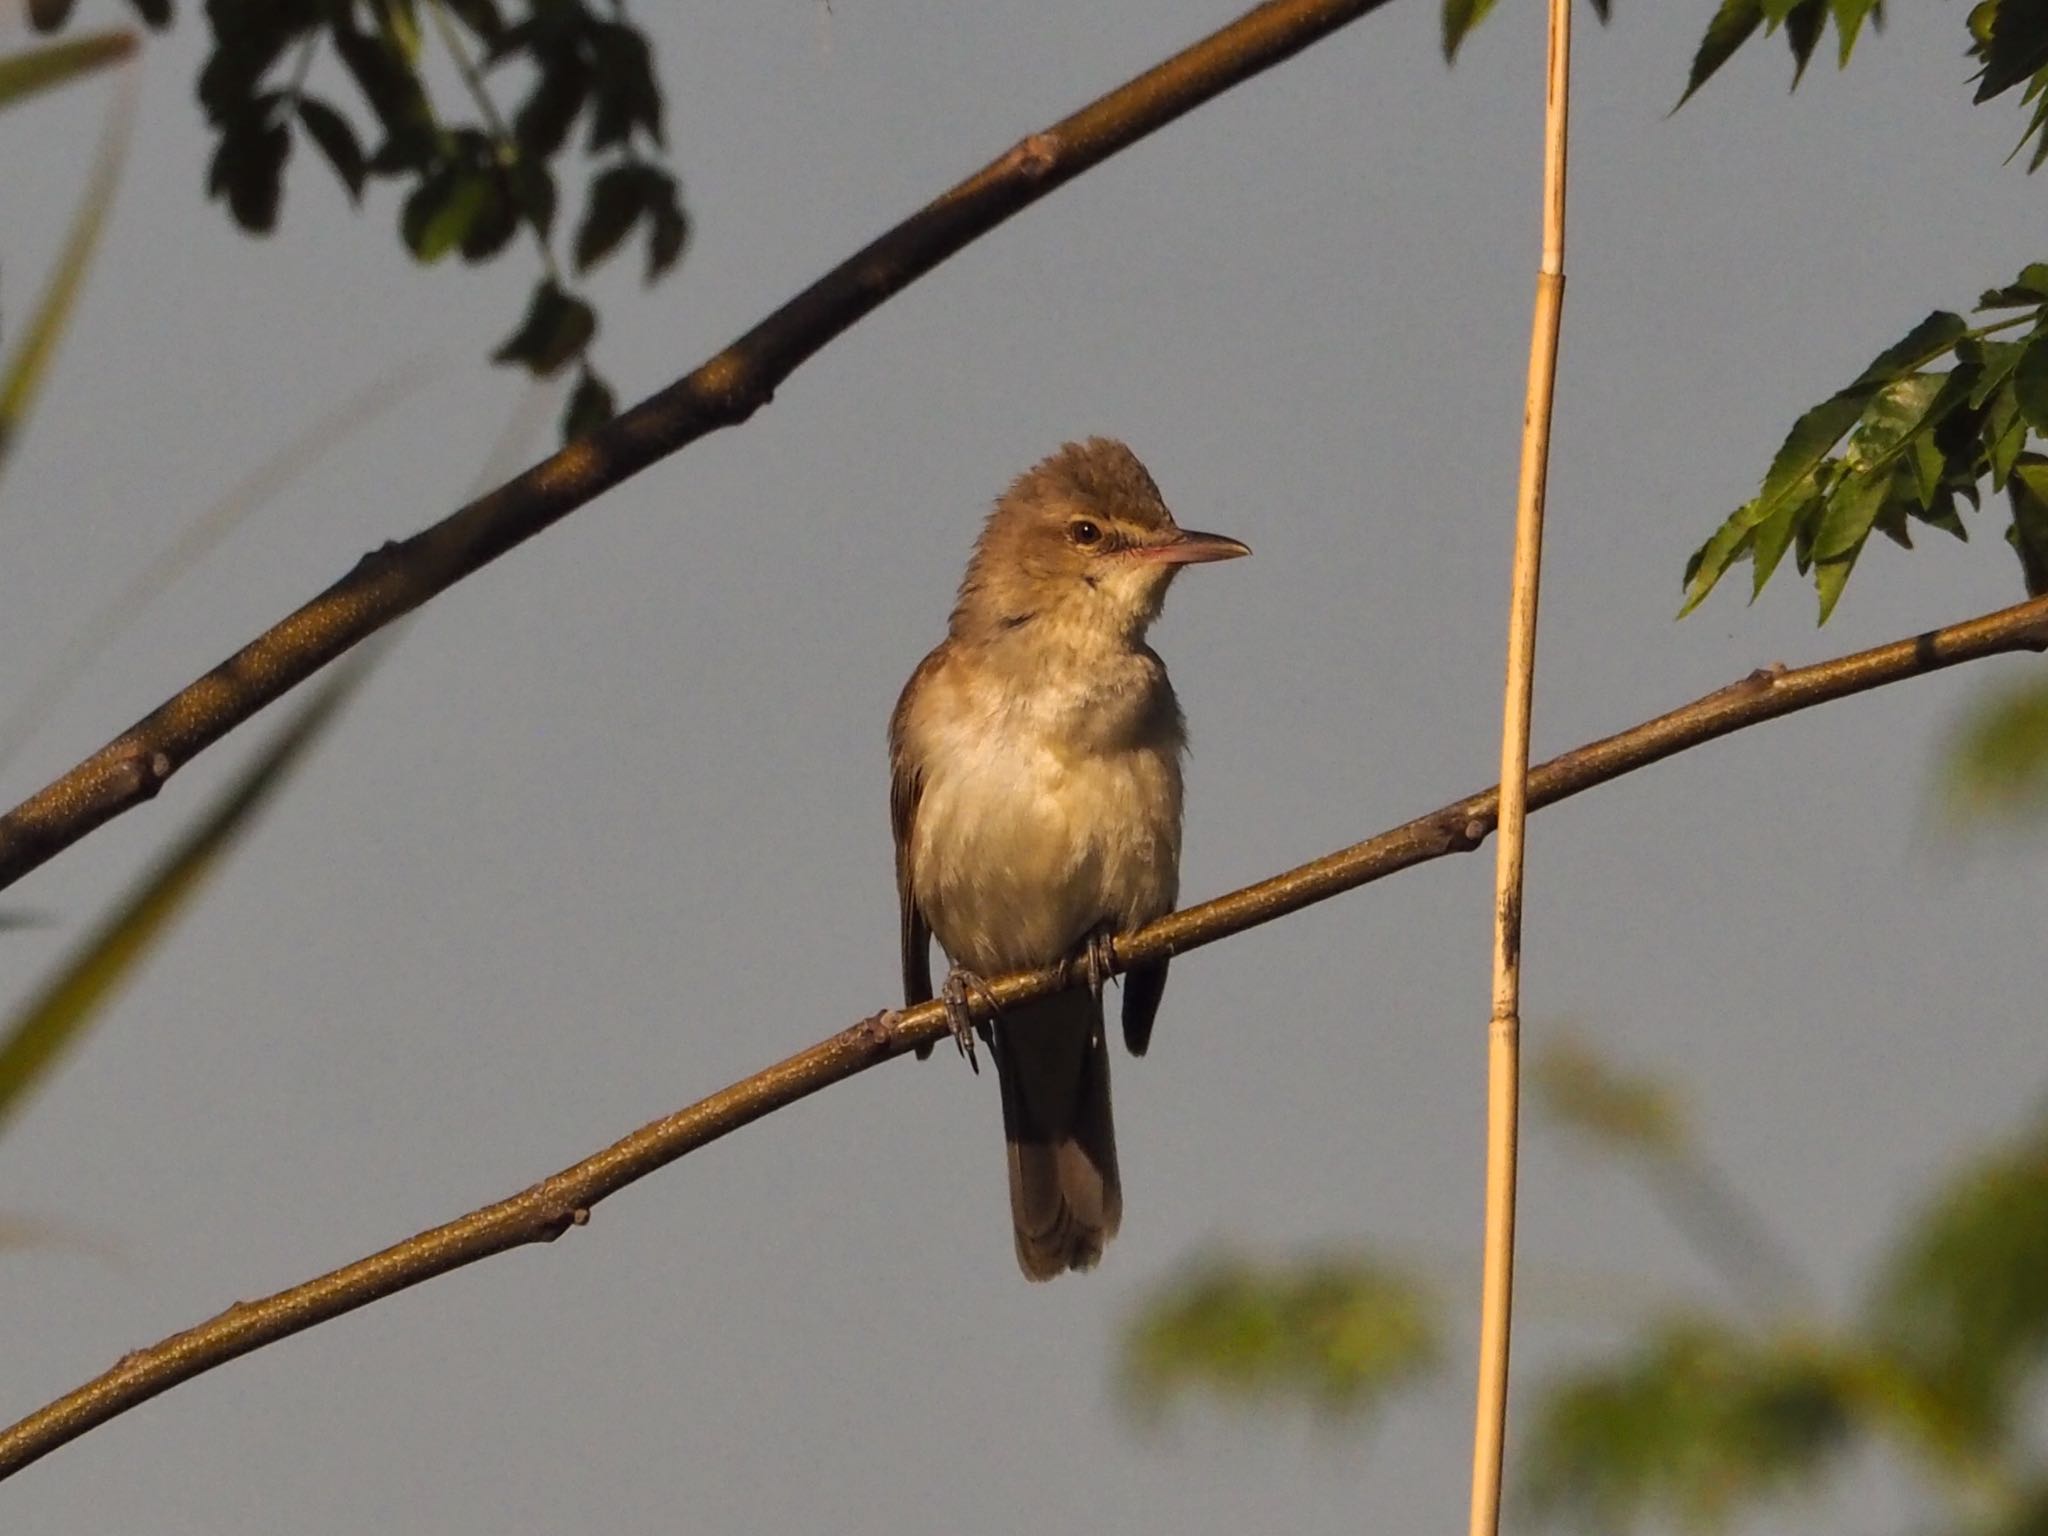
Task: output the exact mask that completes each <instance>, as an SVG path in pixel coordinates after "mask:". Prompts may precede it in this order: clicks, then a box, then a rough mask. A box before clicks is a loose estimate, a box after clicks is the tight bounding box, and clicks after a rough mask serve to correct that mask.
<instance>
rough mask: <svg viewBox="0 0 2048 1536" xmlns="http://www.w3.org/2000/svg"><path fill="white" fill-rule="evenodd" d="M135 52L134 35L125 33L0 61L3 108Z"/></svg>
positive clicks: (53, 46)
mask: <svg viewBox="0 0 2048 1536" xmlns="http://www.w3.org/2000/svg"><path fill="white" fill-rule="evenodd" d="M134 52H135V34H134V33H133V32H129V31H126V30H122V31H114V32H94V33H92V34H90V35H88V36H86V37H76V38H71V39H69V40H68V41H66V42H61V43H49V44H46V45H44V46H43V47H40V48H26V49H23V50H22V51H21V52H20V53H11V54H8V55H6V56H5V57H0V107H11V106H13V105H14V104H15V103H16V102H20V101H26V100H27V99H28V98H29V97H31V96H33V95H35V94H36V93H37V92H39V91H47V90H50V89H52V88H53V87H55V86H59V85H66V84H68V83H70V82H71V81H73V80H79V79H83V78H84V77H85V76H87V75H89V74H92V73H93V72H94V71H96V70H101V69H105V68H106V67H107V66H108V65H110V64H118V63H120V62H121V61H122V60H123V59H126V58H128V57H129V56H130V55H131V54H133V53H134Z"/></svg>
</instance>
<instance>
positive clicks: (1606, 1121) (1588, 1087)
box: [1529, 1034, 1686, 1154]
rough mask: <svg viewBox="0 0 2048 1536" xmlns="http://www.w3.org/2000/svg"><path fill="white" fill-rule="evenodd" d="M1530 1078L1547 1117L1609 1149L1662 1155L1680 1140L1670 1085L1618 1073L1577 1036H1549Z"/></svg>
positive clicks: (1681, 1126) (1680, 1123) (1682, 1135)
mask: <svg viewBox="0 0 2048 1536" xmlns="http://www.w3.org/2000/svg"><path fill="white" fill-rule="evenodd" d="M1529 1081H1530V1086H1531V1087H1532V1088H1534V1090H1535V1097H1536V1100H1537V1102H1538V1104H1539V1105H1541V1107H1542V1109H1543V1112H1544V1113H1545V1114H1546V1115H1548V1116H1550V1118H1551V1119H1553V1120H1555V1121H1557V1122H1558V1123H1559V1124H1560V1125H1562V1126H1564V1127H1565V1128H1566V1129H1568V1130H1573V1131H1577V1132H1578V1133H1579V1134H1581V1135H1583V1136H1586V1137H1589V1138H1591V1139H1592V1140H1593V1141H1596V1142H1599V1143H1601V1144H1603V1145H1604V1146H1606V1147H1608V1148H1610V1149H1616V1150H1620V1151H1623V1152H1652V1153H1658V1154H1664V1153H1670V1152H1675V1151H1677V1150H1678V1149H1679V1148H1680V1147H1681V1146H1683V1144H1684V1142H1685V1139H1686V1132H1685V1123H1684V1118H1683V1116H1682V1115H1681V1114H1680V1111H1679V1102H1678V1095H1677V1094H1676V1093H1674V1092H1673V1091H1672V1090H1671V1086H1670V1084H1668V1083H1665V1082H1662V1081H1660V1080H1659V1079H1657V1078H1654V1077H1648V1076H1644V1075H1641V1074H1632V1073H1628V1072H1623V1071H1621V1070H1620V1069H1619V1068H1617V1067H1615V1066H1613V1065H1612V1064H1611V1063H1609V1062H1608V1061H1607V1060H1606V1058H1604V1057H1603V1056H1601V1055H1600V1054H1599V1053H1598V1052H1597V1051H1595V1050H1594V1049H1593V1048H1592V1047H1591V1046H1590V1045H1588V1044H1587V1043H1586V1042H1585V1041H1584V1040H1582V1039H1579V1038H1577V1037H1576V1036H1573V1035H1568V1034H1567V1035H1558V1036H1554V1037H1553V1038H1552V1040H1551V1042H1550V1043H1549V1044H1548V1045H1547V1046H1545V1047H1544V1048H1543V1049H1542V1050H1541V1051H1539V1052H1538V1053H1537V1055H1536V1058H1535V1060H1534V1061H1533V1062H1532V1063H1531V1071H1530V1074H1529Z"/></svg>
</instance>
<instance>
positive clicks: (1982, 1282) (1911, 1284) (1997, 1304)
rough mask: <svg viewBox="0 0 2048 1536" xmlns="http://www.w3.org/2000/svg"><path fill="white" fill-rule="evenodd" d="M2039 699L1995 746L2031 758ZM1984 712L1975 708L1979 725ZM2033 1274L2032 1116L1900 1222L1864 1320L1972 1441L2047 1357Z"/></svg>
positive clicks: (2016, 1408)
mask: <svg viewBox="0 0 2048 1536" xmlns="http://www.w3.org/2000/svg"><path fill="white" fill-rule="evenodd" d="M2008 700H2009V701H2012V702H2018V701H2022V700H2025V696H2024V695H2021V694H2013V695H2009V696H2008ZM2039 702H2040V701H2039V696H2038V694H2037V695H2036V696H2035V697H2034V698H2033V699H2031V700H2025V702H2024V703H2021V704H2020V707H2019V712H2018V713H2016V714H2010V715H2008V716H2007V718H2006V719H2005V720H2004V721H2003V722H2000V723H1999V724H1998V725H1997V726H1995V727H1994V730H1998V731H2004V732H2007V733H2008V734H2006V735H2005V736H2004V737H2003V739H2002V740H2001V741H2000V742H1999V743H1998V747H1997V750H2003V751H2011V750H2012V749H2014V748H2017V749H2019V751H2020V753H2021V754H2022V755H2025V756H2027V757H2029V758H2030V759H2032V760H2034V761H2036V762H2037V761H2038V756H2037V754H2038V752H2039V750H2040V748H2041V743H2042V737H2041V735H2040V732H2041V731H2042V729H2043V725H2044V721H2043V719H2042V717H2041V713H2040V708H2039ZM1988 719H1989V717H1980V722H1979V726H1980V728H1981V727H1982V725H1983V724H1984V722H1985V721H1986V720H1988ZM1989 739H1990V738H1989V737H1979V739H1978V743H1977V744H1978V745H1979V746H1982V745H1984V743H1985V742H1986V741H1987V740H1989ZM2004 771H2010V770H2009V768H2008V769H2006V770H2004ZM2032 771H2034V772H2038V768H2035V769H2033V770H2032ZM2044 1275H2048V1128H2044V1127H2041V1126H2038V1125H2037V1126H2036V1127H2034V1128H2033V1129H2032V1130H2031V1131H2030V1132H2029V1133H2028V1134H2027V1135H2025V1136H2023V1137H2021V1138H2019V1139H2018V1140H2017V1141H2015V1142H2013V1143H2011V1144H2009V1145H2007V1146H2004V1147H2000V1148H1998V1149H1997V1150H1996V1151H1994V1152H1993V1153H1991V1154H1990V1155H1989V1156H1987V1157H1984V1158H1982V1159H1980V1160H1979V1161H1978V1162H1977V1163H1976V1165H1975V1166H1974V1167H1971V1168H1969V1169H1968V1170H1967V1171H1965V1172H1964V1174H1963V1175H1962V1176H1961V1177H1959V1178H1957V1179H1954V1180H1952V1181H1951V1182H1950V1184H1949V1185H1948V1187H1947V1188H1945V1189H1944V1190H1942V1191H1941V1193H1940V1194H1939V1195H1938V1196H1937V1197H1936V1199H1935V1200H1934V1202H1933V1204H1932V1205H1931V1207H1930V1208H1929V1209H1928V1210H1926V1211H1925V1212H1924V1213H1922V1215H1921V1216H1920V1217H1919V1219H1918V1220H1917V1221H1916V1222H1915V1223H1914V1225H1913V1227H1912V1228H1911V1229H1910V1230H1909V1231H1908V1232H1907V1234H1906V1237H1905V1239H1904V1241H1903V1242H1902V1243H1901V1244H1900V1247H1899V1250H1898V1252H1897V1254H1896V1255H1895V1256H1894V1257H1893V1258H1892V1259H1891V1261H1890V1263H1889V1264H1888V1265H1887V1267H1886V1274H1885V1278H1884V1281H1883V1282H1882V1284H1881V1286H1880V1288H1879V1290H1878V1292H1877V1295H1876V1297H1875V1298H1874V1301H1873V1305H1872V1326H1873V1331H1874V1332H1876V1333H1877V1334H1878V1335H1879V1336H1880V1337H1881V1338H1882V1339H1883V1340H1884V1341H1885V1345H1886V1348H1887V1352H1888V1353H1889V1354H1891V1355H1893V1356H1895V1357H1896V1358H1898V1359H1899V1360H1901V1361H1903V1362H1906V1363H1908V1364H1909V1365H1910V1366H1912V1367H1913V1368H1914V1370H1915V1374H1916V1375H1917V1377H1918V1378H1919V1379H1920V1381H1921V1382H1923V1383H1924V1384H1925V1386H1926V1387H1927V1389H1928V1390H1929V1391H1931V1392H1933V1393H1935V1394H1937V1395H1938V1396H1939V1398H1940V1399H1941V1401H1942V1404H1943V1406H1944V1408H1945V1409H1946V1410H1947V1415H1946V1416H1947V1417H1948V1419H1949V1420H1950V1422H1952V1423H1955V1424H1957V1425H1958V1426H1960V1427H1961V1433H1963V1434H1966V1435H1969V1436H1970V1437H1971V1438H1972V1439H1974V1440H1975V1441H1976V1443H1978V1444H1980V1445H1982V1444H1986V1443H1987V1442H1988V1443H1991V1444H1995V1443H1996V1442H1997V1440H1998V1439H2000V1438H2001V1437H2002V1435H2003V1433H2004V1432H2005V1431H2006V1429H2007V1427H2008V1426H2010V1425H2011V1424H2012V1422H2013V1420H2014V1418H2015V1415H2016V1414H2018V1413H2019V1412H2020V1411H2021V1409H2022V1393H2023V1391H2024V1389H2025V1386H2026V1384H2027V1383H2028V1381H2029V1380H2030V1379H2031V1377H2032V1375H2033V1372H2034V1371H2035V1369H2036V1368H2037V1367H2038V1365H2039V1364H2040V1362H2041V1361H2042V1360H2043V1359H2044V1358H2048V1285H2043V1284H2042V1283H2041V1280H2042V1276H2044Z"/></svg>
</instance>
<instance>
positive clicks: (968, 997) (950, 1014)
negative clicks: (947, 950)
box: [939, 966, 996, 1077]
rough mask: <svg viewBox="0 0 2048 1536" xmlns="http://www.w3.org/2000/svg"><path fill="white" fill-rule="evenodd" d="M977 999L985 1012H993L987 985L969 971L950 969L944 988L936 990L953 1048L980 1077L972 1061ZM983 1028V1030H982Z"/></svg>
mask: <svg viewBox="0 0 2048 1536" xmlns="http://www.w3.org/2000/svg"><path fill="white" fill-rule="evenodd" d="M977 997H978V998H980V999H981V1001H982V1003H983V1004H984V1005H985V1006H986V1007H987V1009H988V1011H989V1012H990V1013H991V1014H993V1013H994V1012H995V1011H996V995H995V993H993V992H991V991H989V989H988V983H987V982H985V981H983V980H982V979H981V978H980V977H979V976H977V975H975V974H974V972H972V971H963V970H961V969H960V968H959V967H957V966H956V967H954V969H953V971H952V972H951V973H950V974H949V975H948V976H947V977H946V984H945V985H944V986H943V987H941V988H940V989H939V1000H940V1001H941V1002H943V1003H944V1004H945V1005H946V1022H947V1024H949V1025H951V1026H952V1030H953V1044H954V1045H955V1046H957V1047H958V1048H959V1051H960V1054H961V1055H962V1056H965V1057H966V1058H967V1065H968V1066H970V1067H972V1068H973V1069H974V1073H975V1075H976V1076H977V1077H978V1076H980V1075H981V1063H980V1062H979V1061H977V1060H975V1057H974V1034H975V1026H974V1014H973V1007H972V1004H973V1000H974V999H975V998H977ZM986 1027H987V1026H985V1025H984V1026H983V1029H984V1030H986Z"/></svg>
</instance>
